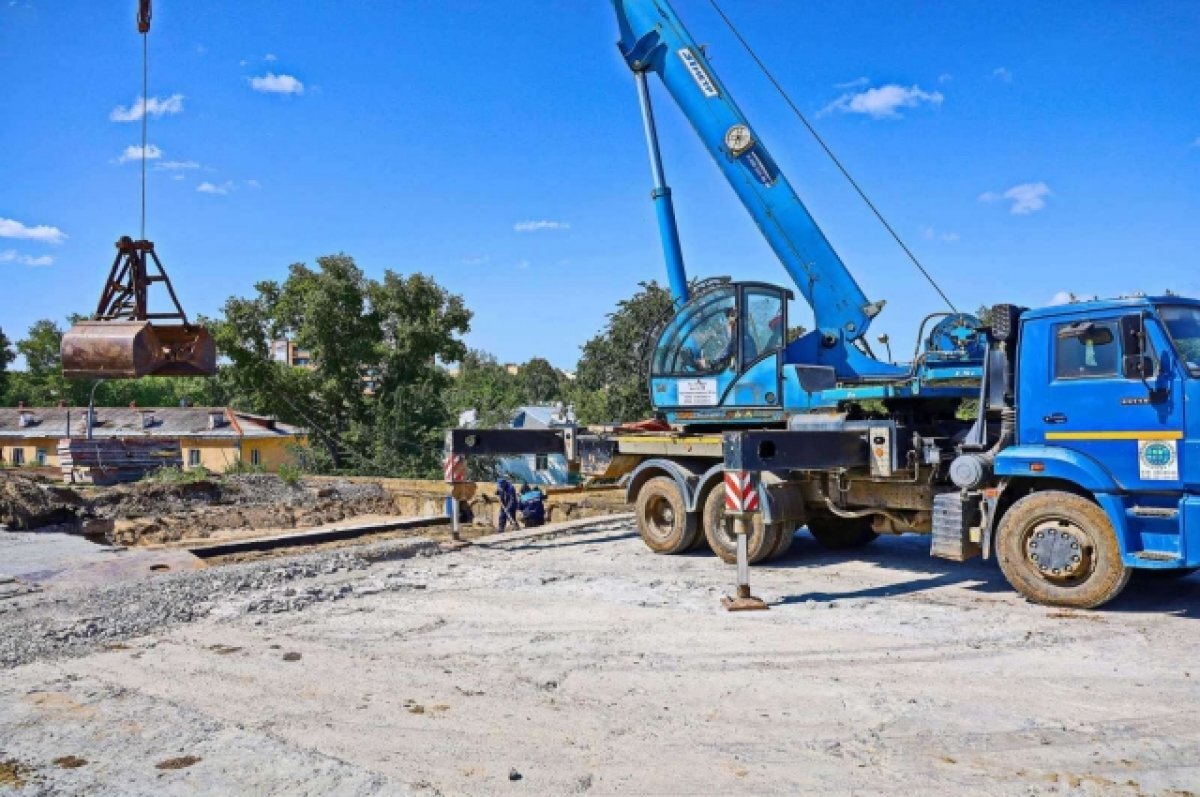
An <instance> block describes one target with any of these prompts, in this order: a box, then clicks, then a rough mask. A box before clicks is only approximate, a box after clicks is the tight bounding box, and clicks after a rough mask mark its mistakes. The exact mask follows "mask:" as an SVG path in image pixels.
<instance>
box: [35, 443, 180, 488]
mask: <svg viewBox="0 0 1200 797" xmlns="http://www.w3.org/2000/svg"><path fill="white" fill-rule="evenodd" d="M58 461H59V464H60V465H61V466H62V473H63V481H65V482H68V483H70V484H98V485H106V484H117V483H121V482H135V481H138V480H140V479H142V478H144V477H145V476H146V475H147V474H149V473H152V472H153V471H156V470H160V469H162V468H176V469H181V468H183V450H182V449H181V448H180V446H179V440H178V439H166V440H162V439H158V440H155V439H138V438H108V439H93V440H84V439H80V438H67V439H64V440H62V441H60V442H59V444H58Z"/></svg>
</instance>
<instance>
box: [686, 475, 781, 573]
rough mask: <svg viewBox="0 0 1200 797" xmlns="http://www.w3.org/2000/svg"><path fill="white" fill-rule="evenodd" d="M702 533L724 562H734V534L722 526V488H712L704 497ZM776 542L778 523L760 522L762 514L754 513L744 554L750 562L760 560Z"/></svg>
mask: <svg viewBox="0 0 1200 797" xmlns="http://www.w3.org/2000/svg"><path fill="white" fill-rule="evenodd" d="M701 520H702V522H703V524H704V536H705V538H707V539H708V545H709V547H710V548H712V549H713V553H715V554H716V555H717V556H719V557H720V558H721V561H722V562H725V563H727V564H736V563H737V535H736V534H733V533H731V532H730V531H728V530H727V529H726V528H725V490H724V489H715V490H712V491H711V492H709V494H708V497H707V498H705V499H704V512H703V515H702V518H701ZM778 541H779V524H778V523H772V524H770V525H769V526H767V525H766V524H764V523H763V518H762V513H761V512H755V513H754V521H753V524H752V526H751V529H750V533H749V534H748V535H747V538H746V556H747V558H748V559H749V560H750V564H755V563H757V562H761V561H762V560H763V559H766V558H767V557H768V556H770V555H771V552H772V551H773V550H775V546H776V545H777V544H778Z"/></svg>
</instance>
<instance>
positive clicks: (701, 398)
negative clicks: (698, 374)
mask: <svg viewBox="0 0 1200 797" xmlns="http://www.w3.org/2000/svg"><path fill="white" fill-rule="evenodd" d="M678 396H679V406H681V407H712V406H714V405H715V404H716V403H717V380H715V379H685V380H683V381H682V382H680V383H679V390H678Z"/></svg>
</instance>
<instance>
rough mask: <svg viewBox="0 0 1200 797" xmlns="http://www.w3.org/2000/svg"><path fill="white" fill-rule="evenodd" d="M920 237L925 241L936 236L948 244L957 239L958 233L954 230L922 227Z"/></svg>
mask: <svg viewBox="0 0 1200 797" xmlns="http://www.w3.org/2000/svg"><path fill="white" fill-rule="evenodd" d="M921 237H922V238H924V239H925V240H927V241H932V240H933V239H934V238H936V239H938V240H939V241H941V242H943V243H948V244H952V243H956V242H957V241H958V239H959V235H958V233H956V232H938V231H937V230H935V229H934V228H933V227H922V228H921Z"/></svg>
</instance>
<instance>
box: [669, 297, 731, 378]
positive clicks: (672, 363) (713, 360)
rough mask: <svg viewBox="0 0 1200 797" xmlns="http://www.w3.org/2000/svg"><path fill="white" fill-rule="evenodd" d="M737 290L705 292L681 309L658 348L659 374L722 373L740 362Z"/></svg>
mask: <svg viewBox="0 0 1200 797" xmlns="http://www.w3.org/2000/svg"><path fill="white" fill-rule="evenodd" d="M736 324H737V292H736V290H735V289H734V288H720V289H717V290H713V291H709V292H707V293H703V294H701V295H700V296H698V297H696V298H695V299H693V300H692V301H691V302H689V303H688V304H687V305H685V306H684V308H683V309H682V310H680V311H679V315H677V316H676V317H675V318H674V319H673V320H672V321H671V323H670V324H669V325H668V326H667V329H666V331H665V332H664V333H663V335H662V337H661V338H660V339H659V344H658V349H657V350H656V351H655V352H654V368H653V374H654V375H655V376H669V375H672V374H707V373H719V372H721V371H724V370H726V369H729V368H732V367H733V366H734V365H735V364H736V363H735V360H736V357H737V340H736V338H735V337H734V335H733V330H734V329H735V328H736Z"/></svg>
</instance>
